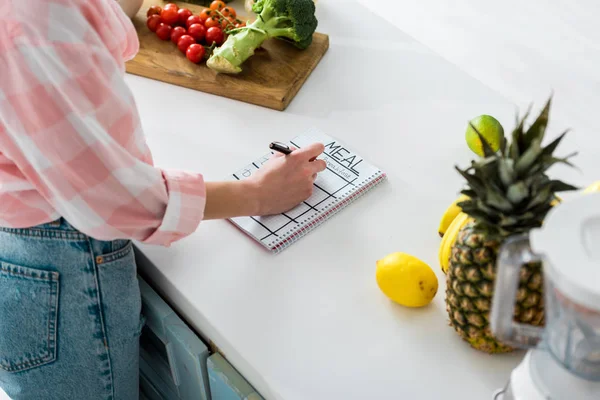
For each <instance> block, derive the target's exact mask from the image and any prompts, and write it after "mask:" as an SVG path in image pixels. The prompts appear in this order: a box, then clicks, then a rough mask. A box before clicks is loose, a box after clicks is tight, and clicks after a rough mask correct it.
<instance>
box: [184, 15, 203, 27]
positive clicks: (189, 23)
mask: <svg viewBox="0 0 600 400" xmlns="http://www.w3.org/2000/svg"><path fill="white" fill-rule="evenodd" d="M202 23H203V22H202V20H201V19H200V17H199V16H197V15H192V16H191V17H189V18H188V19H187V21H186V22H185V26H186V28H189V27H190V26H192V25H194V24H202Z"/></svg>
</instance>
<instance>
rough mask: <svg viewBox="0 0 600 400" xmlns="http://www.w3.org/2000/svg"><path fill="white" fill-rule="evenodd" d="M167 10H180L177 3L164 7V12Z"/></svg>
mask: <svg viewBox="0 0 600 400" xmlns="http://www.w3.org/2000/svg"><path fill="white" fill-rule="evenodd" d="M167 8H172V9H174V10H175V11H177V10H179V7H178V6H177V4H175V3H168V4H166V5H165V6H164V7H163V10H166V9H167Z"/></svg>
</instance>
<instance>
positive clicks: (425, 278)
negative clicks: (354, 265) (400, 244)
mask: <svg viewBox="0 0 600 400" xmlns="http://www.w3.org/2000/svg"><path fill="white" fill-rule="evenodd" d="M376 266H377V271H376V274H375V276H376V278H377V285H378V286H379V289H381V291H382V292H383V293H384V294H385V295H386V296H387V297H388V298H390V299H391V300H392V301H395V302H396V303H398V304H401V305H403V306H405V307H423V306H425V305H427V304H429V303H430V302H431V300H433V298H434V297H435V295H436V293H437V291H438V279H437V276H436V275H435V273H434V272H433V270H432V269H431V267H429V265H427V264H426V263H424V262H423V261H421V260H419V259H418V258H416V257H414V256H411V255H410V254H406V253H401V252H396V253H391V254H388V255H387V256H385V257H384V258H382V259H381V260H378V261H377V263H376Z"/></svg>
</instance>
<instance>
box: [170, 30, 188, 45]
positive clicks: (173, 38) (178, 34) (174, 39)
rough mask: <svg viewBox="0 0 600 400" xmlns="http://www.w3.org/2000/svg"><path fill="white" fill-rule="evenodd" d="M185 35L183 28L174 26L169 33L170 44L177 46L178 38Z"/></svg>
mask: <svg viewBox="0 0 600 400" xmlns="http://www.w3.org/2000/svg"><path fill="white" fill-rule="evenodd" d="M186 33H187V32H186V30H185V28H184V27H183V26H176V27H175V28H173V31H171V42H173V43H175V44H177V42H178V41H179V38H180V37H182V36H183V35H185V34H186Z"/></svg>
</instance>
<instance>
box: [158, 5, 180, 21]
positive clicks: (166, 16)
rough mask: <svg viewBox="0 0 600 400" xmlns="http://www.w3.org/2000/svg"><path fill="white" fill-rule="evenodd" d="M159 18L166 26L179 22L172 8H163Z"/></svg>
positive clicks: (175, 11)
mask: <svg viewBox="0 0 600 400" xmlns="http://www.w3.org/2000/svg"><path fill="white" fill-rule="evenodd" d="M160 18H161V19H162V22H164V23H165V24H167V25H174V24H176V23H177V21H179V15H177V10H175V9H174V8H164V9H163V10H162V12H161V13H160Z"/></svg>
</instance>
